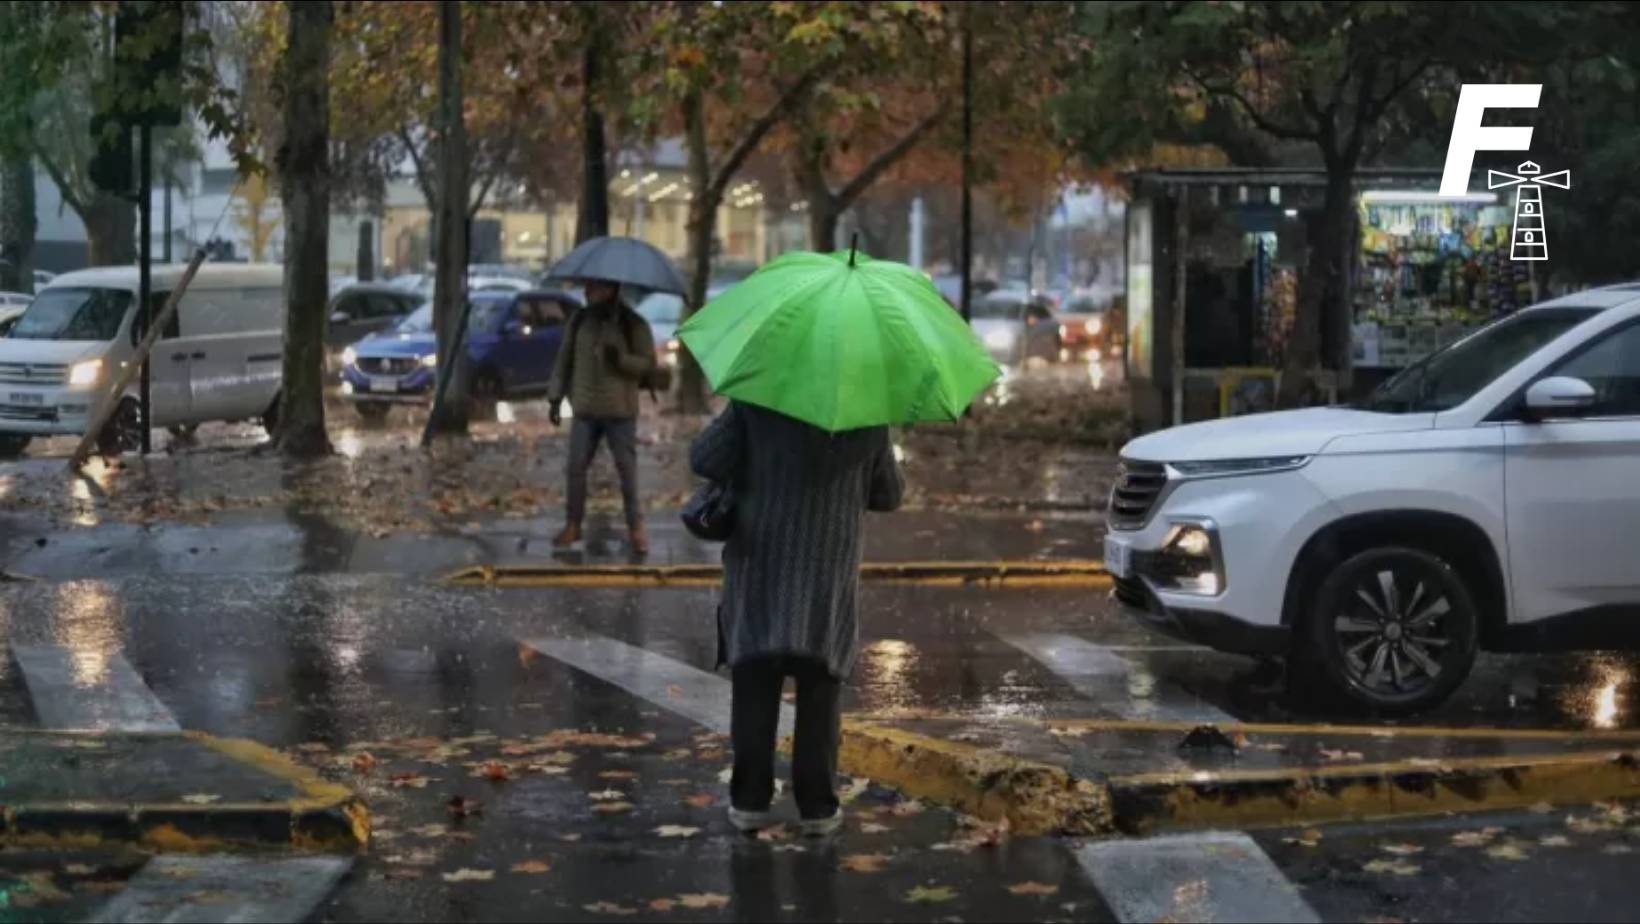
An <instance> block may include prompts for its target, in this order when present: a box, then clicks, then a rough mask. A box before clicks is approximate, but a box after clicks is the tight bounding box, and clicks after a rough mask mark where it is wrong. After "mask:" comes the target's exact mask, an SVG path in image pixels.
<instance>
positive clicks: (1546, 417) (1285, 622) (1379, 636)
mask: <svg viewBox="0 0 1640 924" xmlns="http://www.w3.org/2000/svg"><path fill="white" fill-rule="evenodd" d="M1637 468H1640V285H1619V286H1613V287H1609V288H1605V289H1596V290H1591V291H1587V292H1582V293H1579V294H1576V295H1569V296H1566V297H1563V298H1558V299H1555V300H1553V301H1549V302H1545V303H1543V304H1541V305H1537V306H1533V307H1530V308H1527V309H1524V310H1522V311H1519V312H1517V313H1516V314H1514V315H1511V316H1510V317H1508V318H1505V319H1503V320H1501V321H1498V322H1496V323H1494V324H1492V325H1490V326H1488V327H1486V328H1483V329H1482V330H1480V331H1478V332H1476V333H1474V334H1472V335H1471V336H1469V337H1467V338H1465V339H1463V340H1460V341H1458V342H1457V343H1455V344H1453V345H1452V346H1449V347H1447V348H1446V349H1444V350H1441V351H1438V352H1436V353H1434V354H1433V355H1431V356H1429V357H1428V358H1426V359H1424V360H1422V361H1420V362H1418V363H1416V364H1414V365H1413V366H1411V367H1409V368H1407V369H1405V370H1404V371H1402V372H1400V373H1399V374H1397V375H1396V376H1395V377H1393V378H1391V379H1390V380H1389V381H1387V382H1385V383H1384V384H1383V385H1381V386H1380V387H1379V388H1378V389H1377V390H1376V391H1374V392H1373V393H1372V394H1371V395H1370V396H1369V397H1368V398H1367V399H1365V400H1364V401H1362V402H1360V403H1359V404H1357V405H1355V406H1353V407H1338V408H1315V409H1310V410H1301V411H1286V412H1280V413H1271V414H1257V415H1249V416H1245V417H1236V418H1232V419H1227V420H1218V421H1212V422H1209V423H1200V424H1192V425H1190V426H1185V427H1177V428H1174V429H1171V430H1164V431H1162V432H1159V433H1155V434H1152V435H1149V436H1144V437H1141V438H1139V439H1137V440H1134V441H1133V442H1131V443H1129V444H1128V445H1127V446H1126V447H1124V448H1123V450H1122V461H1121V469H1120V474H1119V475H1118V477H1117V480H1116V485H1115V488H1114V491H1113V493H1112V495H1111V507H1110V527H1111V531H1110V533H1109V536H1108V538H1107V539H1106V545H1105V565H1106V568H1107V569H1108V570H1109V572H1110V574H1111V575H1112V576H1113V577H1114V578H1115V583H1116V596H1117V597H1118V598H1119V599H1120V600H1121V601H1122V602H1123V603H1125V604H1127V605H1128V606H1129V607H1131V608H1132V610H1133V611H1134V612H1135V613H1136V614H1138V616H1139V618H1140V619H1142V620H1143V621H1144V622H1146V623H1147V624H1149V625H1152V626H1154V627H1156V628H1158V629H1161V630H1163V631H1165V632H1169V633H1173V634H1178V635H1183V636H1186V637H1189V638H1193V639H1196V640H1198V641H1201V642H1204V643H1206V644H1209V645H1212V646H1215V647H1218V648H1222V649H1225V650H1230V651H1240V652H1254V653H1265V654H1275V655H1284V656H1286V657H1287V658H1288V659H1289V666H1290V670H1289V674H1290V676H1293V677H1297V678H1300V683H1304V682H1305V681H1314V682H1316V683H1318V684H1319V685H1320V686H1322V687H1324V688H1325V689H1328V690H1331V691H1333V692H1335V693H1336V694H1337V695H1338V696H1340V697H1342V698H1343V700H1345V701H1346V702H1350V703H1354V704H1356V705H1358V706H1360V707H1365V708H1367V709H1369V710H1372V711H1375V712H1379V713H1386V714H1399V713H1410V712H1413V711H1416V710H1420V709H1424V708H1427V707H1430V706H1433V705H1435V704H1437V703H1439V702H1441V701H1442V700H1443V699H1445V698H1446V697H1447V696H1448V695H1449V694H1451V693H1452V691H1453V690H1454V689H1455V688H1456V687H1457V686H1458V685H1459V684H1460V683H1461V682H1462V681H1463V679H1464V677H1465V675H1467V674H1468V673H1469V670H1470V667H1471V665H1472V664H1473V662H1474V660H1475V653H1476V651H1477V650H1478V649H1484V650H1490V651H1503V650H1525V651H1548V650H1560V649H1568V648H1585V647H1633V644H1634V641H1635V638H1636V636H1635V633H1634V614H1635V613H1636V612H1637V611H1640V581H1637V580H1636V577H1635V575H1636V573H1637V571H1636V567H1635V559H1634V552H1633V549H1634V537H1635V524H1636V523H1640V487H1637V486H1636V482H1635V479H1634V472H1635V471H1636V470H1637ZM1305 692H1306V693H1312V692H1314V691H1311V690H1309V689H1306V690H1305Z"/></svg>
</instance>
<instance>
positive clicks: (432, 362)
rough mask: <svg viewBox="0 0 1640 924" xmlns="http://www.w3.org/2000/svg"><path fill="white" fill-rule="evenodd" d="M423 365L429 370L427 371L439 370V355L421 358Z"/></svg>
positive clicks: (430, 354)
mask: <svg viewBox="0 0 1640 924" xmlns="http://www.w3.org/2000/svg"><path fill="white" fill-rule="evenodd" d="M421 364H422V366H423V367H424V368H427V369H437V368H438V354H437V353H428V354H427V355H426V356H423V357H422V358H421Z"/></svg>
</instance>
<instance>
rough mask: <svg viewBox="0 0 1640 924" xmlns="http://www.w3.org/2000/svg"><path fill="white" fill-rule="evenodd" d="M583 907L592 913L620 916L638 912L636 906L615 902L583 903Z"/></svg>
mask: <svg viewBox="0 0 1640 924" xmlns="http://www.w3.org/2000/svg"><path fill="white" fill-rule="evenodd" d="M581 909H582V910H583V911H588V912H591V913H592V914H613V915H616V916H619V917H626V916H627V915H631V914H637V913H638V909H636V908H628V907H626V906H625V905H617V904H615V903H614V902H593V903H592V904H590V905H582V906H581Z"/></svg>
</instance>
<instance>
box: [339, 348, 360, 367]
mask: <svg viewBox="0 0 1640 924" xmlns="http://www.w3.org/2000/svg"><path fill="white" fill-rule="evenodd" d="M358 361H359V353H358V351H357V350H355V349H353V348H352V347H347V348H346V349H344V350H342V365H344V366H351V365H353V364H354V363H356V362H358Z"/></svg>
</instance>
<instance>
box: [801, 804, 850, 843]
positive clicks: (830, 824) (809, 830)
mask: <svg viewBox="0 0 1640 924" xmlns="http://www.w3.org/2000/svg"><path fill="white" fill-rule="evenodd" d="M842 826H843V810H842V809H840V808H839V809H838V810H837V811H835V812H832V813H831V814H830V815H829V816H827V817H825V818H805V819H803V821H802V824H801V825H800V827H801V828H802V829H803V836H804V837H825V836H826V835H828V834H831V833H833V832H835V831H836V830H837V829H838V828H841V827H842Z"/></svg>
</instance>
